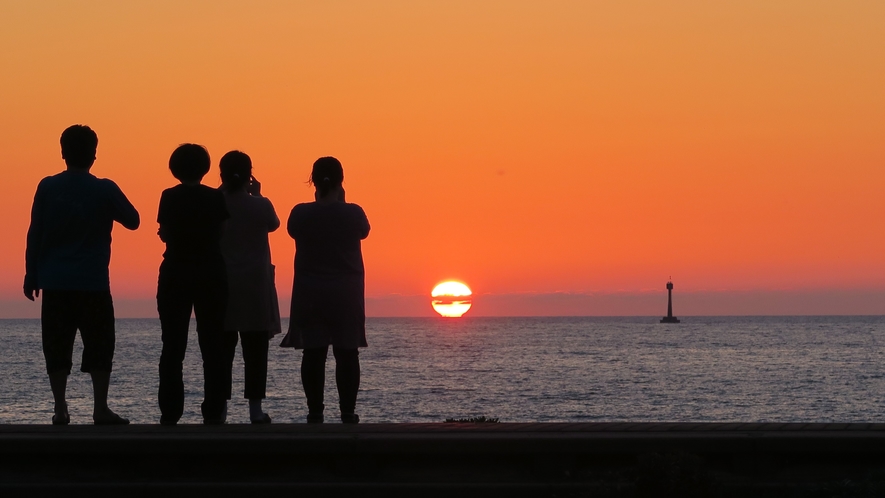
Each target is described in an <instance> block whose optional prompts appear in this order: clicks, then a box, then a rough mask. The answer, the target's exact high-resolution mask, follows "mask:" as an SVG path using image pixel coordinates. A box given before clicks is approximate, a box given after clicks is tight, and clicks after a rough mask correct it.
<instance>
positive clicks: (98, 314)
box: [41, 289, 116, 374]
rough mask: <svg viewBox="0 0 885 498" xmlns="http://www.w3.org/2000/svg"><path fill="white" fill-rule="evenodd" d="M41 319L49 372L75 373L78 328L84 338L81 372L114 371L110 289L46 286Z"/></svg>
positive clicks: (113, 337) (44, 351) (112, 308)
mask: <svg viewBox="0 0 885 498" xmlns="http://www.w3.org/2000/svg"><path fill="white" fill-rule="evenodd" d="M41 321H42V325H43V356H44V357H45V358H46V372H47V373H49V374H54V373H65V374H70V373H71V367H72V366H73V362H72V361H71V359H72V356H73V354H74V339H75V338H76V336H77V330H78V329H79V330H80V337H81V338H82V339H83V358H82V360H81V364H80V371H82V372H110V371H111V367H112V366H113V362H114V346H115V339H116V338H115V331H114V303H113V301H112V300H111V292H110V291H78V290H52V289H48V290H47V289H44V290H43V310H42V312H41Z"/></svg>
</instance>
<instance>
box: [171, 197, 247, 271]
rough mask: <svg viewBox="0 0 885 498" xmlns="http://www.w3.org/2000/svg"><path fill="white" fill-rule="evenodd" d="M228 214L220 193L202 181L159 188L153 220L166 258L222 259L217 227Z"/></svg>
mask: <svg viewBox="0 0 885 498" xmlns="http://www.w3.org/2000/svg"><path fill="white" fill-rule="evenodd" d="M229 217H230V215H229V214H228V212H227V207H226V205H225V202H224V194H222V193H221V192H219V191H218V190H216V189H214V188H211V187H207V186H205V185H184V184H182V185H176V186H174V187H172V188H168V189H166V190H164V191H163V194H162V195H161V196H160V207H159V210H158V212H157V222H158V223H159V224H160V238H161V239H162V240H163V242H165V243H166V252H164V253H163V258H164V259H165V260H166V261H168V262H174V263H186V264H194V263H196V264H199V263H203V262H206V261H212V262H217V261H223V260H222V257H221V227H222V223H224V220H226V219H228V218H229Z"/></svg>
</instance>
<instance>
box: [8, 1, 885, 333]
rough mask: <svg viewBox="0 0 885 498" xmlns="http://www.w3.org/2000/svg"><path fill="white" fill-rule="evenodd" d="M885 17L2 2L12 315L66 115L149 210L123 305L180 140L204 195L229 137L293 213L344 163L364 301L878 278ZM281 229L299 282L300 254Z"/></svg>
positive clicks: (634, 9) (399, 5) (838, 288)
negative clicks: (457, 292)
mask: <svg viewBox="0 0 885 498" xmlns="http://www.w3.org/2000/svg"><path fill="white" fill-rule="evenodd" d="M883 19H885V3H883V2H879V1H842V2H832V1H826V2H824V1H810V0H802V1H778V2H772V1H749V0H747V1H741V2H704V1H675V0H674V1H669V2H658V1H647V2H636V1H617V2H615V1H610V2H592V1H553V2H539V1H531V2H527V1H516V0H507V1H481V2H476V1H463V2H459V1H451V0H446V1H438V2H434V1H421V2H414V1H372V2H368V1H366V2H356V1H353V2H335V1H330V2H289V1H279V2H261V1H253V2H223V1H207V2H179V1H175V2H172V1H156V0H153V1H150V2H135V1H133V2H117V1H87V2H74V1H70V2H48V1H46V2H25V1H19V2H13V1H0V46H2V47H3V49H2V50H0V143H2V151H3V155H2V157H3V162H4V172H5V173H6V175H7V176H6V181H5V183H6V186H7V188H6V190H5V191H6V193H5V195H4V196H2V198H0V208H2V210H3V213H4V214H5V216H3V217H2V221H0V229H2V230H3V233H4V234H5V237H4V242H3V244H2V247H0V251H2V254H0V284H2V287H0V300H4V301H8V303H15V304H7V305H6V307H5V308H3V309H4V310H5V311H4V312H3V313H4V314H5V316H17V315H16V314H17V313H18V314H19V315H21V316H24V315H29V316H30V315H32V314H33V312H34V310H35V309H36V308H35V307H34V305H32V304H31V303H29V302H27V301H25V300H24V298H23V296H21V282H22V276H23V272H24V247H25V233H26V231H27V226H28V214H29V209H30V204H31V200H32V198H33V192H34V188H35V187H36V185H37V183H38V182H39V180H40V179H41V178H42V177H44V176H46V175H50V174H54V173H56V172H58V171H60V170H62V169H63V168H64V164H63V162H62V161H61V158H60V154H59V146H58V137H59V135H60V133H61V131H62V130H63V129H64V128H65V127H67V126H68V125H70V124H74V123H83V124H87V125H89V126H91V127H92V128H93V129H95V130H96V132H97V133H98V135H99V149H98V160H97V162H96V164H95V166H94V168H93V173H94V174H96V175H97V176H100V177H108V178H112V179H113V180H115V181H116V182H117V183H118V184H119V185H120V187H121V188H122V189H123V191H124V192H125V193H126V194H127V195H128V196H129V198H130V199H131V200H132V202H133V203H134V204H135V205H136V207H137V208H138V209H139V211H140V212H141V214H142V218H143V225H142V228H141V229H139V230H138V231H137V232H134V233H130V232H127V231H126V230H124V229H122V227H119V226H117V227H116V228H115V230H114V245H113V259H112V263H111V285H112V290H113V292H114V296H115V298H116V299H118V300H120V299H135V300H138V299H141V300H145V301H146V302H147V301H149V300H150V298H151V297H152V296H153V295H154V293H155V286H156V276H157V267H158V265H159V262H160V259H161V253H162V250H163V246H162V244H161V242H160V241H159V239H158V238H157V236H156V228H157V226H156V223H155V220H156V209H157V202H158V200H159V195H160V192H161V191H162V190H163V189H164V188H167V187H170V186H172V185H174V184H175V181H174V179H173V178H172V176H171V175H170V174H169V172H168V169H167V164H168V163H167V161H168V157H169V154H170V153H171V152H172V150H173V149H174V148H175V147H176V146H177V145H178V144H180V143H182V142H196V143H200V144H204V145H205V146H206V147H207V148H208V149H209V152H210V154H211V156H212V158H213V170H212V172H210V174H209V175H208V176H207V177H206V183H207V184H209V185H212V186H216V185H218V183H219V181H218V175H217V160H218V159H219V158H220V157H221V156H222V155H223V154H224V152H226V151H228V150H231V149H239V150H242V151H244V152H246V153H248V154H250V155H251V156H252V159H253V163H254V165H255V176H256V177H258V178H259V180H261V181H262V182H263V184H264V192H265V194H266V195H267V196H268V197H269V198H270V199H271V200H272V201H273V202H274V205H275V206H276V208H277V211H278V213H279V214H280V217H281V218H283V219H284V220H285V218H286V216H288V212H289V210H290V209H291V207H292V206H293V205H294V204H295V203H298V202H306V201H310V200H311V199H312V189H310V188H309V187H308V186H307V185H306V184H305V180H306V179H307V176H308V173H309V171H310V166H311V164H312V162H313V161H314V160H315V159H316V158H317V157H319V156H322V155H334V156H336V157H338V158H339V159H341V161H342V163H343V164H344V168H345V177H346V183H345V187H346V189H347V196H348V200H349V201H351V202H357V203H359V204H361V205H362V206H363V207H364V208H365V210H366V212H367V214H368V216H369V220H370V222H371V224H372V233H371V235H370V236H369V238H368V239H367V240H366V241H365V243H364V245H363V253H364V256H365V260H366V265H367V295H368V296H369V297H370V298H372V299H375V300H384V299H388V300H390V299H396V296H418V295H427V296H428V299H427V301H428V305H427V307H426V308H422V309H421V313H425V312H428V313H429V312H430V311H429V293H430V289H431V288H432V287H433V285H434V284H436V283H437V282H439V281H441V280H443V279H447V278H456V279H460V280H463V281H465V282H467V283H468V284H469V285H470V286H471V287H472V288H473V289H474V291H475V292H476V294H477V299H476V301H475V305H474V306H475V308H474V311H475V312H476V313H478V314H482V306H481V304H482V296H484V295H486V296H503V295H525V294H528V295H532V294H539V295H546V294H553V293H559V294H560V295H561V294H563V293H565V294H569V295H589V296H592V295H600V294H618V295H622V294H623V295H633V294H643V293H649V292H655V293H658V292H662V290H663V284H664V283H665V282H666V280H667V278H668V277H669V276H671V275H672V277H673V279H674V281H675V282H676V283H677V290H684V291H685V292H689V293H703V292H720V293H726V294H727V293H733V292H738V293H743V295H746V293H751V294H752V293H754V292H757V293H761V294H759V295H768V294H765V293H771V292H781V293H783V292H787V293H789V292H794V293H799V294H796V295H800V294H801V293H803V292H805V293H807V292H818V293H819V292H829V291H833V292H852V293H855V294H852V295H864V292H867V291H868V292H869V293H871V294H869V295H871V296H872V295H876V296H878V295H881V292H880V291H881V290H883V289H885V230H883V229H882V226H881V224H882V220H883V219H885V195H883V194H882V190H883V185H885V182H883V180H885V169H883V165H885V91H883V89H885V25H883V22H882V20H883ZM271 244H272V249H273V258H274V261H275V263H276V265H277V269H278V273H277V275H278V280H277V282H278V287H279V289H280V294H281V296H283V297H284V299H285V296H287V295H288V294H289V289H290V287H291V281H292V256H293V253H294V248H293V243H292V241H291V240H290V239H289V238H288V236H287V235H286V234H285V232H284V231H280V232H278V233H276V234H273V235H272V237H271ZM857 293H860V294H857ZM877 293H878V294H877ZM496 303H497V304H496V306H497V307H496V308H495V311H494V313H497V314H520V313H519V311H520V308H519V307H518V306H521V305H519V304H518V303H517V302H516V301H514V303H515V304H512V306H511V307H510V308H508V307H507V305H506V303H505V304H501V303H502V301H500V300H499V301H496ZM770 304H771V303H768V305H769V306H768V307H767V308H765V309H766V310H767V312H774V313H776V312H777V311H778V308H777V306H775V307H774V308H773V311H772V308H771V306H770ZM10 306H11V307H10ZM16 306H20V308H16ZM874 308H875V306H874ZM880 308H881V312H882V313H885V303H882V304H881V305H880ZM404 309H405V308H404ZM550 309H555V307H554V308H550ZM588 309H589V308H588ZM619 309H620V308H619ZM714 309H715V310H717V312H720V311H721V310H720V308H716V307H715V306H713V307H711V308H710V310H714ZM10 310H11V311H10ZM16 310H20V311H16ZM508 310H509V311H508ZM704 310H705V308H703V306H701V307H700V308H699V309H698V311H697V312H698V313H703V312H704ZM846 310H848V308H846ZM662 311H663V309H662ZM784 311H788V310H786V308H784ZM837 311H838V310H837ZM749 312H752V310H750V311H749ZM403 313H405V314H408V312H407V311H405V312H403ZM539 313H541V314H543V309H542V311H539ZM588 314H607V313H605V309H604V308H603V309H602V311H601V312H600V311H598V307H597V308H593V310H591V311H588ZM612 314H631V313H629V312H624V313H612Z"/></svg>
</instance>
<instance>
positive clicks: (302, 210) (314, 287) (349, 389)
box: [281, 157, 369, 423]
mask: <svg viewBox="0 0 885 498" xmlns="http://www.w3.org/2000/svg"><path fill="white" fill-rule="evenodd" d="M343 181H344V170H343V169H342V167H341V163H340V162H339V161H338V160H337V159H335V158H334V157H321V158H319V159H317V161H316V162H315V163H314V164H313V170H312V171H311V175H310V180H309V182H310V183H311V184H313V186H314V187H315V188H316V193H315V202H310V203H304V204H298V205H296V206H295V207H294V208H292V212H291V214H290V215H289V221H288V224H287V227H286V228H287V229H288V232H289V235H290V236H291V237H292V238H293V239H295V279H294V282H293V286H292V308H291V311H290V320H289V331H288V334H287V335H286V337H285V338H284V340H283V344H281V345H282V346H291V347H295V348H301V349H303V350H304V353H303V356H302V361H301V381H302V385H303V386H304V394H305V396H306V398H307V407H308V415H307V422H308V423H321V422H322V421H323V409H324V405H323V389H324V384H325V372H326V369H325V364H326V356H327V354H328V350H329V346H332V352H333V354H334V356H335V380H336V383H337V385H338V398H339V406H340V408H341V421H342V422H344V423H358V422H359V416H358V415H357V414H356V413H355V409H356V398H357V392H358V391H359V385H360V363H359V350H358V349H357V348H361V347H366V346H367V343H366V309H365V268H364V266H363V255H362V250H361V241H362V240H363V239H365V238H366V237H367V236H368V235H369V220H368V218H366V213H365V212H364V211H363V209H362V208H361V207H360V206H358V205H356V204H351V203H348V202H345V200H344V188H343V187H342V183H343Z"/></svg>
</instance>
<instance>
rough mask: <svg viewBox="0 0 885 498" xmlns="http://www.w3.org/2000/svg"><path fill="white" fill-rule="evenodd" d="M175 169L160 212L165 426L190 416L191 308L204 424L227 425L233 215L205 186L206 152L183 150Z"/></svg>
mask: <svg viewBox="0 0 885 498" xmlns="http://www.w3.org/2000/svg"><path fill="white" fill-rule="evenodd" d="M169 169H170V170H171V171H172V175H173V176H174V177H175V178H177V179H178V180H179V181H181V185H177V186H175V187H172V188H169V189H166V190H164V191H163V195H162V196H161V197H160V208H159V212H158V213H157V222H159V224H160V230H159V235H160V239H162V240H163V242H165V243H166V252H164V253H163V263H162V264H161V265H160V277H159V282H158V285H157V311H158V312H159V314H160V327H161V328H162V330H163V352H162V354H161V355H160V389H159V393H158V400H159V403H160V413H161V416H160V423H161V424H164V425H175V424H177V423H178V420H179V419H180V418H181V415H182V413H183V412H184V382H183V380H182V363H183V362H184V354H185V350H186V349H187V333H188V326H189V325H190V317H191V310H193V313H194V315H195V316H196V319H197V336H198V338H199V342H200V353H201V355H202V357H203V376H204V380H205V384H204V390H205V398H204V401H203V404H202V406H201V411H202V414H203V422H204V423H206V424H222V423H224V421H225V417H226V415H227V414H226V411H227V400H228V399H230V394H231V370H230V364H229V363H228V362H227V361H226V357H227V356H228V355H227V353H226V350H227V348H228V345H229V344H230V337H229V334H226V333H225V331H224V313H225V304H226V302H227V276H226V271H225V266H224V258H223V257H222V255H221V227H222V223H223V222H224V220H226V219H227V218H228V212H227V208H226V207H225V202H224V195H223V194H222V193H221V192H219V191H218V190H216V189H214V188H211V187H207V186H205V185H202V184H200V180H202V178H203V176H204V175H205V174H206V173H207V172H208V171H209V153H208V152H206V149H205V148H203V147H202V146H200V145H196V144H184V145H181V146H179V147H178V148H177V149H175V151H174V152H173V153H172V157H170V158H169ZM233 340H234V341H236V335H234V339H233ZM234 344H236V343H235V342H234Z"/></svg>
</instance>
